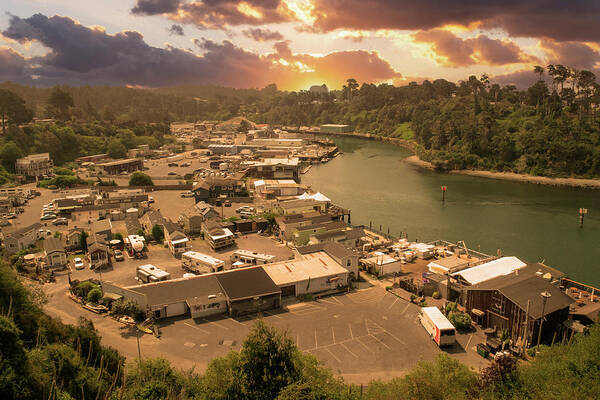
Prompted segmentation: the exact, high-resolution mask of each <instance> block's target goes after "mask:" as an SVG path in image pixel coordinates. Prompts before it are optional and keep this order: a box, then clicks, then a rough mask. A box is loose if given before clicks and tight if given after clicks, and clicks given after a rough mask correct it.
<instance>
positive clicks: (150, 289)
mask: <svg viewBox="0 0 600 400" xmlns="http://www.w3.org/2000/svg"><path fill="white" fill-rule="evenodd" d="M128 289H130V290H133V291H135V292H138V293H142V294H145V295H146V299H147V300H148V304H149V305H157V304H169V303H175V302H179V301H184V300H186V299H193V298H195V297H198V298H200V297H207V296H210V295H215V296H217V298H216V299H215V300H216V301H220V300H223V299H225V295H224V293H223V289H222V288H221V285H219V281H218V280H217V278H216V277H215V275H201V276H195V277H192V278H182V279H172V280H168V281H163V282H156V283H148V284H146V285H141V286H132V287H129V288H128Z"/></svg>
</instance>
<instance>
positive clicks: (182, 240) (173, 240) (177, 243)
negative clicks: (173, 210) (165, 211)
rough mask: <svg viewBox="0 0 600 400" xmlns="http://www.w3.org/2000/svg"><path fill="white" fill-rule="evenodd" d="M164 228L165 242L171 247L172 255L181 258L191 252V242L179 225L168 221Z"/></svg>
mask: <svg viewBox="0 0 600 400" xmlns="http://www.w3.org/2000/svg"><path fill="white" fill-rule="evenodd" d="M162 226H163V231H164V234H165V242H166V243H167V245H168V246H169V250H171V254H173V255H174V256H175V257H178V258H179V257H181V254H183V253H185V252H186V251H188V250H190V240H189V239H188V237H187V236H186V235H185V233H183V232H182V231H181V228H180V227H179V226H178V225H176V224H174V223H173V222H171V221H166V222H164V223H163V224H162Z"/></svg>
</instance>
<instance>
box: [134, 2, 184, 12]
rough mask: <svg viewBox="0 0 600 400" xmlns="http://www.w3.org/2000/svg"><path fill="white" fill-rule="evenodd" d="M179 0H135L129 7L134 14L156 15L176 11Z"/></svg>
mask: <svg viewBox="0 0 600 400" xmlns="http://www.w3.org/2000/svg"><path fill="white" fill-rule="evenodd" d="M180 3H181V0H137V2H136V4H135V7H133V8H132V9H131V12H132V13H134V14H141V15H156V14H166V13H172V12H176V11H177V9H178V8H179V5H180Z"/></svg>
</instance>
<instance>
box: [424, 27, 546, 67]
mask: <svg viewBox="0 0 600 400" xmlns="http://www.w3.org/2000/svg"><path fill="white" fill-rule="evenodd" d="M413 39H414V41H415V42H420V43H429V44H431V45H432V48H433V50H434V51H435V53H436V56H438V62H441V63H442V64H444V65H447V66H451V67H464V66H468V65H473V64H485V65H507V64H515V63H525V62H533V61H538V60H536V59H535V58H533V57H532V56H529V55H527V54H525V53H523V51H522V50H521V49H520V48H519V46H518V45H517V44H516V43H514V42H512V41H508V40H498V39H491V38H489V37H488V36H486V35H479V36H477V37H475V38H468V39H462V38H459V37H457V36H456V35H454V34H453V33H452V32H449V31H446V30H443V29H431V30H428V31H419V32H417V33H415V34H413ZM439 56H441V57H443V59H441V58H439Z"/></svg>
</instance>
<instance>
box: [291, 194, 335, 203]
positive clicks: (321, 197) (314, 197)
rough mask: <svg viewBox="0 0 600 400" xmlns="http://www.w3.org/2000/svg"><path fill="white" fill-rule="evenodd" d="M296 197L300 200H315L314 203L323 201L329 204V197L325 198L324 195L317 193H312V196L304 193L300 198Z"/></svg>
mask: <svg viewBox="0 0 600 400" xmlns="http://www.w3.org/2000/svg"><path fill="white" fill-rule="evenodd" d="M296 197H297V198H298V199H300V200H306V199H312V200H316V201H324V202H326V203H330V202H331V199H330V198H329V197H327V196H325V195H324V194H322V193H321V192H317V193H313V194H308V193H306V192H304V193H302V194H301V195H300V196H296Z"/></svg>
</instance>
